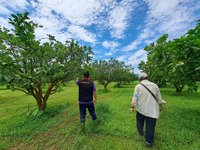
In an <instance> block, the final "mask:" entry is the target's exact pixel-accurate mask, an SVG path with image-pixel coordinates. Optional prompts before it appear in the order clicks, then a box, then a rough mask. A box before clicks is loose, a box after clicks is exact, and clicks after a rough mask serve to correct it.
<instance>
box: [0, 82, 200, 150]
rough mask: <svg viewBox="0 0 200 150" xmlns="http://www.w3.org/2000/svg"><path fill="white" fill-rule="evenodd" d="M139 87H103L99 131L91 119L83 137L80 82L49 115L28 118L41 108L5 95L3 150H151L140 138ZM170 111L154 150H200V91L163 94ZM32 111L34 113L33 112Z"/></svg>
mask: <svg viewBox="0 0 200 150" xmlns="http://www.w3.org/2000/svg"><path fill="white" fill-rule="evenodd" d="M134 86H135V84H133V85H128V86H127V87H124V88H120V89H118V88H113V85H110V86H109V87H108V90H107V91H104V90H103V87H102V86H101V85H98V84H97V95H98V100H97V104H96V112H97V117H98V118H99V119H100V120H101V122H100V124H99V125H97V126H94V125H93V123H92V121H91V118H90V116H89V115H87V121H86V133H85V134H80V133H79V110H78V102H77V95H78V94H77V92H78V88H77V87H76V86H75V84H74V83H70V84H68V85H67V86H66V87H64V91H62V92H59V93H56V94H55V95H52V96H51V97H50V99H49V100H48V103H47V110H46V112H45V114H43V115H42V116H39V117H33V116H30V115H27V113H28V110H29V109H30V111H34V109H36V102H35V100H34V99H33V98H32V97H31V96H27V95H25V94H24V93H22V92H18V91H15V92H12V91H9V90H5V89H4V88H2V90H0V118H1V119H0V149H13V150H14V149H20V150H21V149H33V150H34V149H38V150H40V149H41V150H43V149H47V150H51V149H63V150H67V149H69V150H71V149H75V150H76V149H83V150H86V149H87V150H90V149H91V150H94V149H95V150H99V149H100V150H104V149H105V150H107V149H114V150H118V149H119V150H121V149H123V150H124V149H127V150H129V149H130V150H132V149H138V150H145V149H147V148H146V147H145V145H144V141H143V140H142V139H140V138H139V137H138V135H137V131H136V127H135V123H136V122H135V112H134V113H130V112H129V108H130V101H131V98H132V93H133V88H134ZM161 93H162V97H163V99H165V100H166V101H167V106H166V108H165V110H164V111H163V112H161V115H160V118H159V119H158V121H157V126H156V132H155V145H154V147H153V148H152V149H153V150H174V149H176V150H177V149H178V150H179V149H180V150H199V149H200V142H199V141H200V121H199V120H200V110H199V108H200V99H199V97H200V92H197V93H189V92H187V91H184V92H183V93H182V94H181V95H178V94H176V93H175V90H174V89H171V88H164V89H161ZM28 106H29V108H28Z"/></svg>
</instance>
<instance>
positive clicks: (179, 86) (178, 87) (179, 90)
mask: <svg viewBox="0 0 200 150" xmlns="http://www.w3.org/2000/svg"><path fill="white" fill-rule="evenodd" d="M175 88H176V92H177V93H181V92H182V90H183V88H184V85H175Z"/></svg>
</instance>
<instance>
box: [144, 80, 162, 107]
mask: <svg viewBox="0 0 200 150" xmlns="http://www.w3.org/2000/svg"><path fill="white" fill-rule="evenodd" d="M140 84H141V85H142V86H143V87H145V89H147V91H149V93H151V95H152V96H153V98H154V99H155V101H156V102H157V103H158V100H157V99H156V96H155V95H154V94H153V92H151V91H150V90H149V89H148V88H147V87H146V86H145V85H144V84H142V83H140ZM158 104H159V103H158Z"/></svg>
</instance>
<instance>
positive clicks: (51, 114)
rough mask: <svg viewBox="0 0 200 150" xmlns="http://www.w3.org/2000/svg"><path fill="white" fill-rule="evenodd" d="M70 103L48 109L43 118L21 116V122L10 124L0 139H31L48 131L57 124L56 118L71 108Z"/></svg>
mask: <svg viewBox="0 0 200 150" xmlns="http://www.w3.org/2000/svg"><path fill="white" fill-rule="evenodd" d="M69 105H70V104H69V103H66V104H65V105H56V106H51V107H48V108H47V110H46V111H45V113H43V114H42V115H41V116H37V117H34V116H32V115H28V116H25V114H24V115H23V116H19V117H20V118H21V120H16V122H13V123H12V124H9V125H8V126H7V127H6V128H5V129H4V130H3V131H2V133H1V134H0V137H4V138H6V137H8V138H9V137H12V138H22V139H28V138H31V137H32V136H33V135H34V134H35V133H38V132H41V131H46V130H48V129H49V128H50V127H51V126H52V125H54V124H55V121H56V120H55V117H56V116H58V115H59V114H62V113H63V111H64V110H65V109H66V108H67V107H69Z"/></svg>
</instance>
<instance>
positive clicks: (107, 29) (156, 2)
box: [0, 0, 200, 73]
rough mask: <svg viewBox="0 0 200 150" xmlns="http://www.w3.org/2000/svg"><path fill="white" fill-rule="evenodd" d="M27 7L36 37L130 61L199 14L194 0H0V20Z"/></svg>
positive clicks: (190, 24)
mask: <svg viewBox="0 0 200 150" xmlns="http://www.w3.org/2000/svg"><path fill="white" fill-rule="evenodd" d="M25 11H28V12H29V14H30V18H31V19H32V20H33V21H34V22H36V23H38V24H40V25H43V28H38V29H36V36H37V38H38V39H42V40H43V41H45V40H46V38H47V36H46V35H47V34H51V35H54V36H55V37H56V39H57V40H59V41H62V42H64V41H66V40H70V39H75V40H77V41H79V43H80V44H83V45H87V46H91V47H92V49H93V51H94V53H95V55H94V56H93V58H94V59H98V60H99V59H109V58H110V57H114V58H116V59H118V60H120V61H124V62H126V64H131V65H133V67H134V70H135V72H136V73H139V70H138V69H137V66H138V63H139V62H140V61H141V60H144V61H146V52H145V51H144V50H143V48H144V47H145V46H146V45H148V44H149V43H151V42H154V41H155V40H156V39H157V38H158V37H160V36H161V35H162V34H164V33H167V34H169V39H173V38H176V37H179V36H180V35H183V34H185V33H186V32H187V30H188V29H191V28H193V27H194V26H195V24H196V22H197V20H198V18H200V1H199V0H1V1H0V25H1V26H4V27H7V28H11V26H10V25H9V24H8V18H9V17H10V14H13V13H16V12H25Z"/></svg>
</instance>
